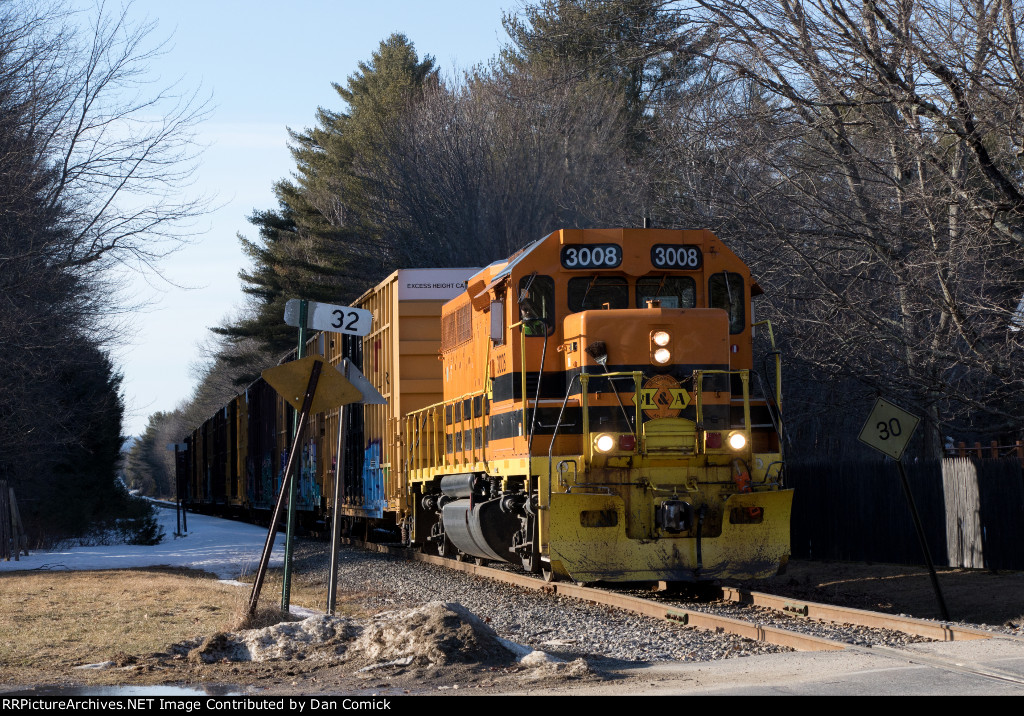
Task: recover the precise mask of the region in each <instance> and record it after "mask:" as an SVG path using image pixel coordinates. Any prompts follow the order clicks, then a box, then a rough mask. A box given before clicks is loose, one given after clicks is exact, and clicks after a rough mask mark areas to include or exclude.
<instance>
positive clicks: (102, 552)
mask: <svg viewBox="0 0 1024 716" xmlns="http://www.w3.org/2000/svg"><path fill="white" fill-rule="evenodd" d="M157 516H158V519H159V520H160V524H161V526H162V527H163V528H164V532H165V534H166V536H165V537H164V539H163V541H162V542H161V543H160V544H158V545H153V546H142V545H128V544H120V545H109V546H99V547H70V548H66V549H57V550H53V551H51V552H38V551H33V552H32V553H31V554H30V555H29V556H27V557H26V556H25V555H22V556H21V560H20V561H17V562H15V561H14V560H13V559H12V560H10V561H9V562H5V561H2V560H0V572H5V571H7V572H10V571H14V570H33V569H39V570H62V569H68V570H75V569H130V568H135V567H155V566H162V565H167V566H171V567H192V568H194V569H203V570H206V571H207V572H212V573H214V574H216V575H217V576H218V577H220V578H221V579H237V578H238V577H240V576H241V575H242V574H246V573H248V574H251V573H253V572H255V571H256V568H257V567H258V566H259V561H260V555H261V554H262V553H263V544H264V543H265V542H266V540H267V530H266V528H264V527H256V526H254V525H247V524H244V523H242V522H233V521H231V520H222V519H219V518H217V517H208V516H206V515H197V514H193V513H189V514H188V530H189V531H188V534H187V535H185V536H184V537H180V538H175V537H174V531H175V528H176V524H175V514H174V510H173V509H168V508H162V509H159V510H157ZM283 562H284V534H283V533H278V534H277V538H276V539H275V541H274V551H273V553H272V554H271V558H270V566H271V567H279V566H281V565H282V563H283Z"/></svg>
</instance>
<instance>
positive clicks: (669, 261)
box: [651, 244, 703, 269]
mask: <svg viewBox="0 0 1024 716" xmlns="http://www.w3.org/2000/svg"><path fill="white" fill-rule="evenodd" d="M702 258H703V257H702V256H701V253H700V249H699V248H698V247H696V246H671V245H668V244H655V245H654V247H653V248H652V249H651V263H652V264H654V265H655V266H656V267H657V268H674V269H696V268H700V264H701V259H702Z"/></svg>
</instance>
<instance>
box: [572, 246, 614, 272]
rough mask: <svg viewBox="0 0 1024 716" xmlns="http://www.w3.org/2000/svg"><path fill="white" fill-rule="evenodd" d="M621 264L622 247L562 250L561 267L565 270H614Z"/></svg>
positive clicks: (580, 247)
mask: <svg viewBox="0 0 1024 716" xmlns="http://www.w3.org/2000/svg"><path fill="white" fill-rule="evenodd" d="M621 263H622V247H621V246H619V245H617V244H592V245H591V246H564V247H563V248H562V266H564V267H565V268H567V269H590V268H615V267H616V266H618V265H619V264H621Z"/></svg>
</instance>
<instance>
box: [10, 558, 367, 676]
mask: <svg viewBox="0 0 1024 716" xmlns="http://www.w3.org/2000/svg"><path fill="white" fill-rule="evenodd" d="M250 581H251V579H250ZM281 581H282V578H281V570H270V571H269V572H268V573H267V577H266V580H265V582H264V585H263V590H262V593H261V598H260V606H259V608H258V610H257V614H256V616H255V618H253V619H246V618H245V617H246V614H245V613H246V611H247V607H248V601H249V594H250V591H251V590H250V589H249V588H248V587H240V586H237V585H231V584H225V583H222V582H220V581H218V580H217V579H216V578H214V577H213V576H212V575H209V574H207V573H203V572H200V571H195V570H187V569H174V568H152V569H146V570H118V571H109V572H35V571H33V572H6V573H3V574H2V575H0V675H2V676H0V680H3V681H7V680H10V681H12V682H17V681H21V682H25V681H26V680H34V679H36V678H37V677H40V678H39V680H40V681H48V680H51V679H48V678H46V677H45V675H47V674H48V675H50V677H51V678H57V677H58V676H60V675H62V676H64V677H67V676H70V675H71V674H74V678H76V679H78V678H90V676H91V675H87V674H85V673H83V672H82V671H74V672H72V671H71V669H73V667H75V666H79V665H82V664H92V663H97V662H102V661H114V662H116V663H117V664H119V665H120V664H130V663H133V661H134V659H135V658H136V657H144V656H147V655H150V654H155V653H161V652H166V651H167V650H168V648H169V647H170V646H171V645H173V644H177V643H180V642H183V641H186V640H189V639H193V638H195V637H201V636H208V635H210V634H215V633H217V632H223V631H238V630H240V629H246V628H260V627H264V626H269V625H271V624H276V623H278V622H280V621H283V620H284V619H287V618H288V616H287V615H285V614H284V613H282V612H281V610H280V601H281ZM365 598H366V595H365V594H361V593H359V592H347V593H346V592H342V593H341V594H339V603H338V609H337V613H338V614H339V615H349V616H356V615H365V614H366V613H369V612H371V611H372V610H371V609H369V608H368V607H367V606H366V604H365V601H364V600H365ZM326 601H327V599H326V585H324V584H322V583H320V582H317V581H313V580H310V579H308V578H305V579H304V578H303V577H302V575H299V574H296V575H295V579H293V583H292V589H291V604H292V605H295V606H302V607H307V608H310V609H317V610H319V611H323V609H324V607H325V606H326ZM96 677H99V674H96Z"/></svg>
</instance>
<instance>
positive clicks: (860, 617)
mask: <svg viewBox="0 0 1024 716" xmlns="http://www.w3.org/2000/svg"><path fill="white" fill-rule="evenodd" d="M721 597H722V599H724V600H726V601H730V602H735V603H737V604H749V605H752V606H757V607H766V608H768V609H774V610H776V611H779V612H782V613H784V614H787V615H789V616H793V617H804V618H807V619H815V620H819V621H826V622H835V623H837V624H852V625H854V626H862V627H869V628H875V629H893V630H895V631H901V632H904V633H906V634H914V635H916V636H920V637H924V638H926V639H933V640H935V641H969V640H972V639H992V638H994V637H1000V638H1009V639H1020V640H1024V637H1019V636H1015V635H1013V634H1001V633H996V632H990V631H985V630H983V629H976V628H974V627H966V626H961V625H957V624H949V623H945V622H936V621H930V620H927V619H917V618H915V617H906V616H901V615H897V614H884V613H882V612H872V611H868V610H866V609H856V608H854V607H838V606H834V605H832V604H820V603H817V602H809V601H805V600H802V599H793V598H791V597H779V596H776V595H774V594H766V593H764V592H754V591H750V590H746V589H737V588H734V587H722V588H721Z"/></svg>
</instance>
